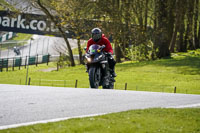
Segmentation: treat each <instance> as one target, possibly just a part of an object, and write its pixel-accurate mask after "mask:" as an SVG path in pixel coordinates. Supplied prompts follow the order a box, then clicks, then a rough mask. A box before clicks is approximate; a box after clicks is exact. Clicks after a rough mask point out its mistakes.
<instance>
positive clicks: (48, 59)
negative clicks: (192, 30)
mask: <svg viewBox="0 0 200 133" xmlns="http://www.w3.org/2000/svg"><path fill="white" fill-rule="evenodd" d="M49 57H50V55H49V54H48V56H47V66H48V65H49Z"/></svg>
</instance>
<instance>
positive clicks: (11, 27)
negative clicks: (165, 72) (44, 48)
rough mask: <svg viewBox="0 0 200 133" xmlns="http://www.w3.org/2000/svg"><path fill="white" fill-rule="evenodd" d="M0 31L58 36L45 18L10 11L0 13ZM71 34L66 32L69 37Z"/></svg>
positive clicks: (51, 24)
mask: <svg viewBox="0 0 200 133" xmlns="http://www.w3.org/2000/svg"><path fill="white" fill-rule="evenodd" d="M0 31H12V32H16V33H18V32H19V33H28V34H39V35H54V36H60V33H59V31H58V29H56V28H55V25H54V23H53V22H51V21H50V20H49V19H48V18H47V16H45V15H37V14H27V13H15V12H10V11H9V12H7V11H0ZM71 34H72V33H70V32H66V35H68V36H69V37H70V36H71Z"/></svg>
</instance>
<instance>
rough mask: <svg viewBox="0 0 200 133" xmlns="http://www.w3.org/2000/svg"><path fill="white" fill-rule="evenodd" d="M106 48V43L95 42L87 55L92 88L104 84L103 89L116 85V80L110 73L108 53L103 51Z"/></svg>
mask: <svg viewBox="0 0 200 133" xmlns="http://www.w3.org/2000/svg"><path fill="white" fill-rule="evenodd" d="M104 48H105V45H103V46H99V45H97V44H93V45H91V46H90V47H89V50H88V51H87V53H86V55H85V59H86V65H87V72H88V75H89V81H90V87H91V88H98V87H99V86H102V87H103V89H113V87H114V82H115V80H114V77H112V75H111V73H110V68H109V64H108V58H109V57H108V56H107V54H108V53H106V52H103V49H104Z"/></svg>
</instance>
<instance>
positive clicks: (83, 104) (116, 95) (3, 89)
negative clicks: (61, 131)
mask: <svg viewBox="0 0 200 133" xmlns="http://www.w3.org/2000/svg"><path fill="white" fill-rule="evenodd" d="M199 106H200V95H189V94H173V93H157V92H142V91H124V90H103V89H89V88H64V87H42V86H20V85H3V84H0V129H6V128H12V127H18V126H22V125H30V124H35V123H46V122H52V121H59V120H65V119H69V118H75V117H84V116H95V115H101V114H107V113H114V112H121V111H127V110H133V109H146V108H160V107H161V108H182V107H199Z"/></svg>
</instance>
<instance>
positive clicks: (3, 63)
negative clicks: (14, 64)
mask: <svg viewBox="0 0 200 133" xmlns="http://www.w3.org/2000/svg"><path fill="white" fill-rule="evenodd" d="M3 61H4V59H2V69H1V71H2V72H3V67H4V65H3V64H4V63H3Z"/></svg>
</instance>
